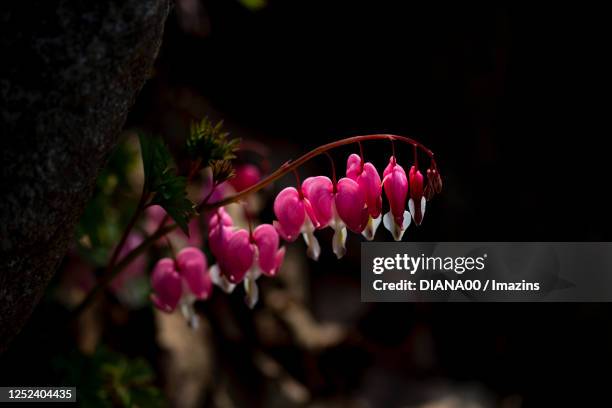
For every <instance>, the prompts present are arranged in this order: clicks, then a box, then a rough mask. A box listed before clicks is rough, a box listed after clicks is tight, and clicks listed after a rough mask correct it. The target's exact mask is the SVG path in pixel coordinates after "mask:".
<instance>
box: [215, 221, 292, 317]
mask: <svg viewBox="0 0 612 408" xmlns="http://www.w3.org/2000/svg"><path fill="white" fill-rule="evenodd" d="M215 228H217V229H222V228H228V227H222V226H220V225H217V226H216V227H215ZM279 241H280V239H279V237H278V232H277V230H276V229H275V228H274V227H273V226H272V225H270V224H262V225H260V226H258V227H257V228H255V231H253V234H252V236H250V235H249V233H248V231H246V230H244V229H242V230H238V231H232V232H231V235H230V238H229V239H228V240H227V241H225V243H224V246H223V247H222V252H221V253H220V254H219V255H215V256H216V257H217V265H216V266H215V267H213V268H212V269H214V271H212V272H211V273H212V274H213V281H217V282H218V281H219V280H220V279H223V278H225V279H227V282H228V283H229V284H231V285H234V286H235V285H236V284H238V283H240V282H242V281H244V287H245V291H246V294H247V297H246V303H247V305H249V307H251V308H252V307H253V306H254V305H255V303H257V297H258V290H257V285H256V283H255V281H256V280H257V279H258V278H259V277H260V276H261V275H262V273H263V274H265V275H267V276H274V275H276V273H277V272H278V270H279V269H280V266H281V264H282V263H283V260H284V257H285V248H280V249H279V247H278V245H279ZM217 274H218V275H219V276H217ZM217 282H215V283H216V284H217ZM219 283H220V285H221V286H222V287H226V286H227V284H226V283H225V282H222V281H221V282H219ZM234 286H231V287H230V290H233V288H234Z"/></svg>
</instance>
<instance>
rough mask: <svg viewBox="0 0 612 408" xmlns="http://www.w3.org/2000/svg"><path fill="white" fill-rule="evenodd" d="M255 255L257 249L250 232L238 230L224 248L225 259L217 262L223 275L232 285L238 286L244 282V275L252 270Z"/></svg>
mask: <svg viewBox="0 0 612 408" xmlns="http://www.w3.org/2000/svg"><path fill="white" fill-rule="evenodd" d="M254 255H255V248H254V245H252V244H251V241H250V237H249V233H248V231H246V230H238V231H235V232H234V233H232V235H231V238H230V239H229V240H228V241H227V245H226V247H225V248H224V256H223V258H220V259H217V262H218V263H219V266H220V267H221V273H223V274H224V275H225V277H226V278H227V279H228V280H229V281H230V282H231V283H234V284H236V283H239V282H242V280H243V279H244V275H246V273H247V271H248V270H249V269H251V266H252V265H253V256H254Z"/></svg>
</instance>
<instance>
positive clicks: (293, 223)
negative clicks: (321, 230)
mask: <svg viewBox="0 0 612 408" xmlns="http://www.w3.org/2000/svg"><path fill="white" fill-rule="evenodd" d="M274 214H275V215H276V218H277V219H278V221H274V227H275V228H276V230H277V231H278V233H279V234H280V236H281V237H282V238H283V239H284V240H285V241H289V242H293V241H295V240H296V239H297V237H298V235H299V234H300V233H302V236H303V237H304V241H305V242H306V245H307V246H308V256H310V257H311V258H312V259H315V260H316V259H318V257H319V254H320V252H321V247H320V246H319V242H318V241H317V239H316V238H315V236H314V231H315V229H316V228H317V227H318V226H319V222H318V221H317V217H316V215H315V213H314V210H313V208H312V205H311V203H310V201H309V200H308V198H306V197H305V196H304V194H303V193H301V192H298V191H297V190H296V189H295V188H294V187H287V188H285V189H284V190H282V191H281V192H280V193H279V194H278V196H276V199H275V200H274Z"/></svg>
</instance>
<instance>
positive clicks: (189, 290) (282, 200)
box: [151, 154, 442, 319]
mask: <svg viewBox="0 0 612 408" xmlns="http://www.w3.org/2000/svg"><path fill="white" fill-rule="evenodd" d="M415 156H416V154H415ZM260 176H261V175H260V173H259V171H258V169H257V168H256V167H254V166H252V167H243V168H239V169H237V176H236V177H235V178H234V179H233V180H232V182H231V184H230V185H229V186H224V185H219V186H217V189H216V190H215V191H214V192H213V194H210V189H208V188H207V191H206V192H205V193H206V194H205V195H206V196H207V197H213V202H214V201H215V200H219V199H220V198H222V196H223V194H222V193H219V192H220V191H222V190H223V188H226V187H227V188H232V189H235V190H236V191H240V190H243V189H245V188H248V187H249V186H251V185H253V184H255V183H256V182H257V181H258V180H259V178H260ZM224 184H225V183H224ZM207 185H208V186H212V185H213V183H212V182H208V183H207ZM441 188H442V180H441V178H440V174H439V172H438V169H437V167H436V165H435V162H434V161H433V160H432V164H431V167H430V168H429V169H428V170H427V185H425V178H424V177H423V175H422V174H421V172H420V171H419V168H418V163H417V162H416V158H415V163H414V165H413V166H412V167H411V168H410V170H409V172H408V175H406V171H405V170H404V168H402V166H401V165H400V164H398V162H397V160H396V157H395V156H391V158H390V159H389V164H388V165H387V167H386V168H385V169H384V171H383V174H382V179H381V177H380V174H379V172H378V170H376V168H375V167H374V165H373V164H372V163H369V162H365V161H364V160H363V159H362V157H361V156H359V155H357V154H351V155H350V156H349V158H348V161H347V166H346V176H345V177H342V178H341V179H339V180H337V181H336V180H335V175H334V180H333V181H332V180H331V179H330V178H328V177H325V176H315V177H309V178H307V179H306V180H304V182H303V183H301V185H300V186H298V188H295V187H287V188H285V189H283V190H282V191H281V192H280V193H279V194H278V195H277V197H276V199H275V201H274V214H275V215H276V218H277V219H276V220H275V221H274V223H273V225H271V224H261V225H259V226H257V227H256V228H254V229H253V228H251V227H249V228H248V229H246V228H239V227H238V226H236V225H235V222H234V220H233V219H232V217H231V216H230V214H229V213H228V211H227V210H226V209H225V208H224V207H219V208H217V209H215V210H213V211H212V212H209V213H207V214H205V217H204V224H205V225H206V227H207V232H208V235H207V237H208V247H209V249H210V252H211V253H212V254H213V255H214V257H215V259H216V263H215V264H214V265H212V266H211V267H210V268H209V267H208V263H207V260H206V256H205V255H204V253H203V252H202V251H201V250H200V249H199V248H196V247H194V246H189V247H187V248H184V249H183V250H181V251H180V252H179V253H178V254H177V255H176V259H170V258H163V259H161V260H159V261H158V262H157V264H156V266H155V268H154V270H153V275H152V277H151V283H152V287H153V291H154V294H153V295H152V300H153V303H154V305H155V306H156V307H157V308H158V309H160V310H162V311H165V312H172V311H174V310H175V309H176V308H177V307H178V306H179V305H180V307H181V310H182V311H183V313H185V315H186V316H187V317H188V318H190V319H193V318H194V316H195V314H194V313H193V309H192V304H193V301H194V300H197V299H206V298H208V297H209V296H210V294H211V292H212V288H213V284H214V285H216V286H219V287H220V288H221V289H222V290H224V291H225V292H227V293H230V292H232V291H233V290H234V288H235V287H236V286H237V285H238V284H240V283H243V285H244V290H245V293H246V297H245V300H246V303H247V305H249V307H253V306H254V305H255V303H256V302H257V299H258V288H257V284H256V281H257V279H258V278H259V277H260V276H262V275H265V276H270V277H273V276H275V275H276V274H277V273H278V271H279V269H280V267H281V265H282V263H283V260H284V256H285V248H284V247H281V246H280V238H282V239H283V240H285V241H287V242H293V241H295V240H296V239H297V238H298V237H299V235H300V234H301V235H302V236H303V239H304V241H305V243H306V245H307V247H308V250H307V253H308V256H310V257H311V258H313V259H315V260H317V259H318V258H319V255H320V253H321V247H320V245H319V242H318V240H317V238H316V237H315V231H317V230H320V229H323V228H327V227H331V228H332V229H333V230H334V235H333V243H332V248H333V252H334V254H335V255H336V256H337V257H338V258H342V257H343V256H344V255H345V253H346V247H345V243H346V238H347V231H351V232H354V233H357V234H362V235H363V236H364V237H365V238H366V239H367V240H372V239H374V236H375V234H376V230H377V228H378V226H379V225H380V223H381V221H382V223H383V225H384V226H385V228H386V229H387V230H389V231H390V232H391V234H392V236H393V238H394V239H395V240H396V241H400V240H401V239H402V237H403V235H404V233H405V232H406V229H407V228H408V226H409V225H410V224H411V221H412V220H413V221H414V223H415V224H417V225H420V224H421V222H422V221H423V217H424V215H425V207H426V202H427V200H429V199H431V197H432V196H433V195H434V194H436V193H439V192H440V190H441ZM383 190H384V193H385V196H386V197H387V201H388V202H389V211H388V212H387V213H386V214H384V215H383V199H382V195H383ZM157 218H158V219H159V218H160V217H159V215H157ZM156 221H157V220H156ZM197 241H201V238H200V235H197ZM188 244H191V245H194V244H196V243H195V242H193V240H192V241H188Z"/></svg>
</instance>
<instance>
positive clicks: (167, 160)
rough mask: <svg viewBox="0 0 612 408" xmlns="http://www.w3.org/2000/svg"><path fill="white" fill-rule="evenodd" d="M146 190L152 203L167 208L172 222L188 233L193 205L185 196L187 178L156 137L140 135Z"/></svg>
mask: <svg viewBox="0 0 612 408" xmlns="http://www.w3.org/2000/svg"><path fill="white" fill-rule="evenodd" d="M139 139H140V148H141V152H142V164H143V168H144V175H145V182H144V189H145V192H146V193H150V194H153V199H152V200H151V203H150V204H151V205H154V204H157V205H160V206H161V207H163V208H164V210H166V212H167V213H168V215H170V217H172V219H173V220H174V222H176V223H177V225H178V226H179V227H180V228H181V229H182V230H183V232H185V234H186V235H189V228H188V224H189V219H190V218H191V216H192V215H193V214H194V205H193V203H192V202H191V201H190V200H189V199H188V198H187V180H186V179H185V177H181V176H177V175H176V170H175V169H174V164H173V161H172V156H171V155H170V152H169V151H168V149H167V148H166V146H165V145H164V144H163V143H162V141H161V140H160V139H159V138H154V137H147V136H145V135H143V134H140V135H139Z"/></svg>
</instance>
